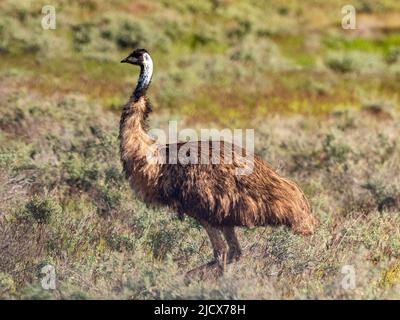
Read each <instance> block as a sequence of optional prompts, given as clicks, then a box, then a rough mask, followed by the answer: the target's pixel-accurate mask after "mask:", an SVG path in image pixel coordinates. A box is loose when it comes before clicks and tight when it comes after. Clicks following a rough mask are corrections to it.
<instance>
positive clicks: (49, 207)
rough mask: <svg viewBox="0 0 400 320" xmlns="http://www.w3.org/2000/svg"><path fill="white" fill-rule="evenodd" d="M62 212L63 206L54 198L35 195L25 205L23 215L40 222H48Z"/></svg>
mask: <svg viewBox="0 0 400 320" xmlns="http://www.w3.org/2000/svg"><path fill="white" fill-rule="evenodd" d="M60 212H61V207H60V206H59V205H58V203H57V202H56V201H54V200H53V199H52V198H49V197H39V196H36V195H35V196H33V197H32V198H31V200H30V201H29V202H28V203H27V204H26V205H25V210H24V212H23V216H24V217H27V218H28V219H33V220H34V221H35V222H37V223H40V224H48V223H49V222H50V221H51V219H52V218H53V217H54V216H56V215H57V214H59V213H60Z"/></svg>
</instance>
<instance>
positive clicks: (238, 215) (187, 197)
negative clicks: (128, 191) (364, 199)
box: [120, 49, 316, 265]
mask: <svg viewBox="0 0 400 320" xmlns="http://www.w3.org/2000/svg"><path fill="white" fill-rule="evenodd" d="M121 62H129V63H132V64H136V65H139V66H140V67H141V73H140V76H139V81H138V84H137V86H136V88H135V90H134V92H133V94H132V96H131V98H130V99H129V102H128V103H127V104H126V105H125V106H124V109H123V112H122V115H121V121H120V153H121V161H122V164H123V169H124V172H125V174H126V177H127V179H128V180H129V182H130V185H131V187H132V189H133V190H134V191H135V192H136V193H138V194H139V195H140V196H141V197H142V199H143V201H144V202H145V203H147V204H150V205H156V206H157V205H161V206H168V207H170V208H171V209H173V210H175V211H176V212H177V213H178V214H179V216H181V217H182V216H184V215H188V216H191V217H193V218H194V219H196V220H198V221H199V223H200V224H201V225H202V226H203V227H204V228H205V229H206V231H207V233H208V236H209V237H210V241H211V244H212V246H213V249H214V256H215V259H216V261H217V262H218V263H219V265H223V264H225V263H229V262H231V261H233V260H234V259H238V258H239V257H240V254H241V250H240V245H239V241H238V239H237V237H236V235H235V231H234V227H236V226H238V227H253V226H267V225H282V224H283V225H286V226H288V227H290V228H291V229H292V230H293V232H295V233H298V234H302V235H309V234H312V233H313V232H314V229H315V227H316V219H315V218H314V217H313V216H312V214H311V208H310V205H309V203H308V201H307V199H306V197H305V196H304V194H303V192H302V191H301V190H300V188H299V187H298V186H297V185H296V184H295V183H294V182H292V181H290V180H288V179H285V178H283V177H281V176H279V175H278V174H277V173H276V172H275V171H274V170H273V169H272V168H271V167H270V166H269V165H268V164H267V163H266V162H265V161H263V160H262V159H261V158H260V157H258V156H257V155H254V165H253V170H252V172H251V173H250V174H248V175H237V174H236V169H237V168H238V167H239V166H240V165H241V164H240V163H239V162H238V161H235V159H236V157H235V154H234V155H233V161H231V162H229V163H228V161H224V160H225V154H224V150H226V149H225V147H226V146H227V142H223V141H221V142H220V144H221V145H220V148H219V150H220V160H221V161H220V163H219V164H213V163H212V161H211V158H210V161H209V162H208V164H203V163H204V161H202V160H204V157H211V156H212V154H213V150H212V148H213V146H215V144H212V143H211V141H199V142H195V146H194V147H195V148H198V152H197V153H196V156H197V157H198V158H199V159H198V161H197V163H193V162H192V164H190V163H189V164H185V163H182V162H181V161H180V160H179V157H178V158H177V159H176V160H177V161H176V163H174V164H170V161H168V160H169V157H171V156H172V152H170V151H171V150H178V152H179V150H180V148H182V147H183V146H185V148H187V143H185V144H183V143H177V144H170V145H166V146H165V147H164V148H159V149H157V148H156V149H154V143H155V141H154V140H153V139H152V138H151V137H150V136H149V135H148V134H147V131H146V128H147V124H146V120H147V118H148V115H149V113H150V112H151V105H150V103H149V101H148V100H147V98H146V91H147V88H148V86H149V83H150V79H151V72H152V70H153V67H152V61H151V58H150V56H149V54H148V53H147V51H145V50H144V49H137V50H135V51H133V52H132V53H131V55H130V56H128V57H127V58H126V59H124V60H123V61H121ZM150 70H151V72H150V73H149V71H150ZM228 149H229V150H233V151H234V153H235V152H237V150H240V152H239V153H241V154H240V155H239V154H237V158H240V157H243V153H244V154H245V152H246V151H245V150H243V149H240V148H235V147H233V146H232V145H229V148H228ZM149 154H152V156H153V157H155V158H158V159H159V160H163V161H158V162H157V161H156V163H154V161H149V159H148V155H149ZM222 236H223V237H224V238H225V240H226V243H227V244H228V248H227V246H226V244H225V241H224V240H223V237H222Z"/></svg>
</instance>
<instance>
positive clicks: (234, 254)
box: [222, 227, 242, 263]
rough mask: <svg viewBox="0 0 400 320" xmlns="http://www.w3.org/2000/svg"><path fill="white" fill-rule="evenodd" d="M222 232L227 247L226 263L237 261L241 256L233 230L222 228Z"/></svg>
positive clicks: (231, 228) (232, 228)
mask: <svg viewBox="0 0 400 320" xmlns="http://www.w3.org/2000/svg"><path fill="white" fill-rule="evenodd" d="M222 232H223V234H224V237H225V239H226V242H227V243H228V246H229V251H228V260H227V263H231V262H233V261H237V260H239V259H240V256H241V255H242V250H241V249H240V244H239V240H238V238H237V236H236V234H235V228H234V227H223V229H222Z"/></svg>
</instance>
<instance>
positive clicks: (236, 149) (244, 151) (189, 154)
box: [146, 121, 254, 175]
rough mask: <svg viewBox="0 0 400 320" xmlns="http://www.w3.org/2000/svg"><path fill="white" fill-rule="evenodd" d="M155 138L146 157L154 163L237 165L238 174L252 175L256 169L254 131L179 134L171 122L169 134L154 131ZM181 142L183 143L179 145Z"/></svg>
mask: <svg viewBox="0 0 400 320" xmlns="http://www.w3.org/2000/svg"><path fill="white" fill-rule="evenodd" d="M149 135H150V136H151V137H152V138H153V139H154V143H153V144H152V145H151V146H150V148H149V151H148V153H147V154H146V159H147V162H148V163H150V164H178V163H179V164H183V165H193V164H196V165H197V164H198V165H208V164H225V165H231V164H232V165H234V167H235V174H236V175H249V174H251V173H252V172H253V168H254V129H245V130H242V129H233V130H232V129H222V130H218V129H201V130H200V134H199V133H198V131H196V130H195V129H191V128H185V129H182V130H180V131H178V124H177V122H176V121H169V123H168V132H166V131H164V130H162V129H151V130H149ZM178 142H179V143H178Z"/></svg>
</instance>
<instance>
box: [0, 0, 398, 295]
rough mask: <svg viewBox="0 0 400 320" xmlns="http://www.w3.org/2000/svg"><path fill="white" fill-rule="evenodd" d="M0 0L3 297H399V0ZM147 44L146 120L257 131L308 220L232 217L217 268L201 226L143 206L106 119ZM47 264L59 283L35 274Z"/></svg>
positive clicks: (258, 146) (112, 120)
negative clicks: (202, 273) (310, 224)
mask: <svg viewBox="0 0 400 320" xmlns="http://www.w3.org/2000/svg"><path fill="white" fill-rule="evenodd" d="M353 3H354V6H355V8H356V12H357V21H358V24H359V25H358V29H357V30H343V29H342V28H341V27H340V21H341V18H342V14H341V11H340V9H341V5H342V4H341V2H340V1H335V0H334V1H329V3H328V2H327V1H317V0H315V1H312V3H311V2H310V3H309V4H308V2H307V4H306V3H304V2H301V1H273V2H272V1H271V2H269V1H267V2H265V4H264V5H262V6H260V5H257V4H256V2H255V1H254V2H253V1H246V2H245V1H243V2H236V1H235V2H233V1H227V0H226V1H203V2H200V4H199V3H198V2H197V1H185V2H183V1H152V2H148V1H122V0H120V1H115V2H113V4H112V5H111V4H109V2H107V1H103V0H91V1H72V2H69V1H68V2H67V1H62V0H57V1H53V5H54V6H55V7H56V12H57V29H56V30H43V29H42V28H41V24H40V21H41V19H42V14H41V7H42V5H45V4H48V3H47V2H46V3H41V1H20V2H18V4H16V3H14V1H8V0H6V1H2V2H1V3H0V12H1V13H0V96H1V98H2V99H1V100H0V257H1V258H0V298H5V299H8V298H11V299H21V298H27V299H35V298H36V299H37V298H46V299H90V298H102V299H104V298H111V299H115V298H122V299H167V298H170V299H175V298H179V299H181V298H200V299H208V298H214V299H220V298H221V299H222V298H224V299H226V298H233V299H236V298H239V299H251V298H257V299H270V298H274V299H281V298H282V299H293V298H296V299H309V298H318V299H322V298H327V299H335V298H336V299H345V298H367V299H376V298H382V299H383V298H384V299H391V298H397V299H398V298H400V293H399V292H400V291H399V284H400V257H399V248H400V229H399V225H400V215H399V213H400V181H399V179H400V178H399V175H398V173H399V172H400V146H399V143H398V136H399V133H400V112H399V95H398V92H400V34H399V30H400V23H399V21H400V19H399V17H400V3H399V2H398V1H394V0H393V1H389V0H387V1H367V0H364V1H353ZM135 47H145V48H147V49H148V50H149V51H150V53H151V54H152V57H153V60H154V62H155V74H154V77H153V83H152V86H151V89H150V91H149V97H150V99H151V101H152V102H153V105H154V112H153V113H152V115H151V119H150V125H151V127H157V128H166V127H167V125H168V120H178V121H179V123H178V126H179V128H186V127H190V128H195V129H197V130H200V129H201V128H218V129H223V128H231V129H233V128H253V129H255V150H256V152H257V153H258V154H260V155H261V156H262V157H263V158H264V159H265V160H266V161H268V162H269V163H270V164H271V165H272V166H273V167H274V168H276V170H277V171H278V172H279V173H280V174H281V175H283V176H287V177H290V178H291V179H293V180H294V181H296V182H297V183H298V184H299V185H300V186H301V188H302V189H303V190H304V192H305V193H306V195H307V197H308V198H309V199H310V202H311V204H312V208H313V212H314V214H315V216H316V217H317V218H318V219H319V221H320V226H319V228H318V229H317V231H316V233H315V235H313V236H311V237H308V238H303V237H300V236H296V235H293V234H292V233H291V232H290V230H289V229H286V228H284V227H278V228H272V227H267V228H254V229H239V238H240V242H241V243H242V245H243V251H244V255H243V258H242V259H241V260H240V261H239V262H238V263H235V264H233V265H232V266H230V267H229V268H228V270H227V272H226V273H225V275H224V276H223V277H222V278H220V279H219V280H217V281H206V282H200V283H199V282H193V283H191V284H190V285H186V284H185V283H184V274H185V272H186V271H188V270H190V269H192V268H194V267H196V266H199V265H201V264H203V263H206V262H207V261H209V260H210V259H211V258H212V252H211V246H210V244H209V242H208V238H207V235H206V233H205V232H204V230H203V229H202V228H201V227H200V226H199V225H198V224H197V222H195V221H194V220H192V219H190V218H187V219H185V221H183V222H182V221H180V220H179V219H178V218H177V217H176V214H175V213H173V212H168V211H167V210H166V209H154V208H148V207H146V205H145V204H144V203H142V202H141V201H140V200H139V199H137V198H136V196H135V194H134V193H133V192H132V191H131V190H130V188H129V186H128V184H127V182H126V181H125V179H124V177H123V175H122V173H121V164H120V162H119V154H118V151H119V150H118V147H119V146H118V121H119V112H120V110H121V105H122V104H123V103H125V102H126V100H127V98H128V97H129V94H130V92H131V90H132V89H133V87H134V85H135V81H136V78H137V74H138V70H137V69H135V68H134V67H133V66H126V65H121V64H119V61H120V60H121V59H122V58H124V57H125V56H126V55H127V54H128V53H129V52H130V51H131V50H132V49H133V48H135ZM45 265H52V266H54V267H55V271H56V290H45V289H43V287H42V282H41V281H42V279H43V277H44V275H43V274H41V269H42V267H43V266H45Z"/></svg>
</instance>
